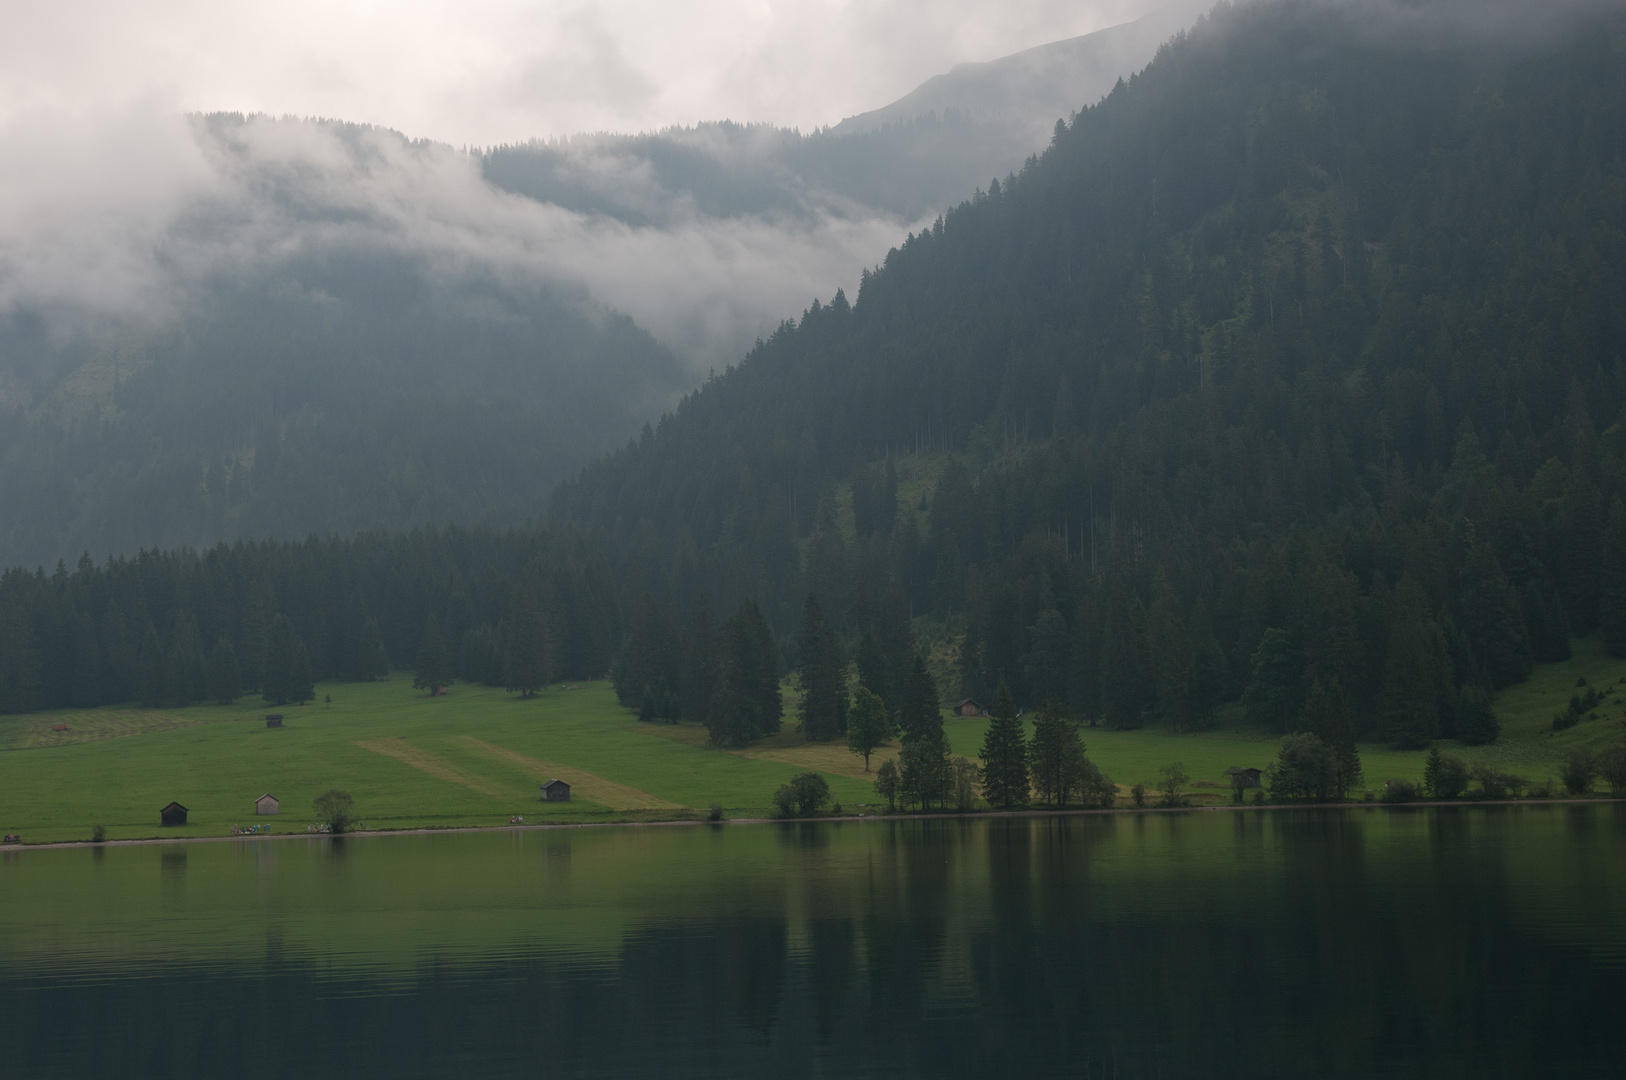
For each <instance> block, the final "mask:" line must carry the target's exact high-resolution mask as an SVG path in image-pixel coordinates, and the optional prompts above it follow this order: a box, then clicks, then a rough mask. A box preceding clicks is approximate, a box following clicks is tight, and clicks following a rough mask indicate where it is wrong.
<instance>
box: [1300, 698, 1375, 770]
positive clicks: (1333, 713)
mask: <svg viewBox="0 0 1626 1080" xmlns="http://www.w3.org/2000/svg"><path fill="white" fill-rule="evenodd" d="M1298 729H1299V730H1300V731H1309V732H1312V733H1313V734H1315V735H1316V736H1317V737H1318V738H1320V740H1321V741H1322V743H1324V744H1325V745H1326V747H1327V749H1328V750H1330V751H1331V752H1332V755H1333V757H1334V759H1335V760H1336V767H1335V769H1334V779H1333V791H1332V795H1333V797H1335V798H1340V799H1341V798H1343V797H1344V796H1345V795H1346V794H1348V793H1349V792H1350V791H1352V790H1354V789H1355V788H1356V787H1357V786H1359V784H1360V782H1361V776H1362V771H1361V755H1360V753H1359V751H1358V750H1357V749H1356V746H1355V710H1354V709H1353V708H1352V707H1351V706H1350V703H1349V699H1348V697H1347V696H1346V695H1345V694H1344V690H1343V687H1342V686H1340V685H1339V684H1338V683H1337V682H1336V681H1334V682H1332V683H1331V684H1330V685H1325V686H1324V685H1322V683H1321V680H1320V679H1316V680H1314V681H1313V682H1311V684H1310V692H1309V694H1308V695H1306V697H1305V699H1304V708H1303V709H1302V710H1300V712H1299V721H1298Z"/></svg>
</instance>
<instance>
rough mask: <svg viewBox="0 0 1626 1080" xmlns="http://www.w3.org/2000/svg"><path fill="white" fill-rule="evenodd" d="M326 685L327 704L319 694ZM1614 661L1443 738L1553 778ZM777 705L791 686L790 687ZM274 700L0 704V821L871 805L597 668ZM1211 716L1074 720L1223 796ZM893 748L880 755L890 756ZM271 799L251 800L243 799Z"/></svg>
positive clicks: (1383, 752) (425, 819) (28, 837)
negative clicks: (1456, 736)
mask: <svg viewBox="0 0 1626 1080" xmlns="http://www.w3.org/2000/svg"><path fill="white" fill-rule="evenodd" d="M1580 679H1585V680H1586V682H1587V684H1588V685H1591V686H1594V687H1598V688H1600V689H1605V690H1606V691H1607V692H1606V693H1605V695H1604V700H1603V702H1602V703H1601V704H1600V705H1599V707H1598V709H1597V710H1596V711H1595V712H1594V713H1593V714H1592V715H1591V716H1589V717H1588V718H1587V719H1584V720H1582V721H1581V722H1580V723H1579V724H1577V725H1576V726H1575V727H1573V728H1570V729H1568V730H1566V731H1561V732H1554V731H1553V730H1552V726H1551V722H1552V716H1553V714H1554V713H1555V712H1559V711H1562V710H1563V708H1564V707H1565V705H1566V704H1567V703H1568V701H1569V698H1570V696H1571V695H1572V694H1574V693H1576V692H1577V683H1578V680H1580ZM327 697H331V699H332V700H331V703H330V704H329V703H325V702H324V698H327ZM1623 701H1626V661H1622V660H1619V659H1614V658H1611V657H1608V656H1607V655H1605V653H1604V652H1603V650H1602V648H1601V646H1600V645H1599V644H1598V643H1597V642H1596V641H1595V640H1585V641H1580V642H1577V643H1576V654H1575V656H1574V658H1573V659H1571V660H1569V661H1567V662H1565V663H1562V664H1550V665H1543V666H1542V667H1540V668H1538V669H1537V671H1536V673H1535V675H1534V676H1532V678H1531V679H1530V680H1529V681H1528V682H1526V683H1524V684H1521V685H1519V686H1516V687H1512V688H1510V689H1508V690H1506V691H1504V692H1503V693H1502V694H1501V695H1499V696H1498V697H1497V700H1496V708H1497V712H1498V715H1499V716H1500V717H1501V719H1502V725H1503V734H1502V739H1501V740H1500V741H1499V742H1497V743H1496V744H1495V745H1492V746H1487V747H1458V746H1455V745H1454V744H1449V743H1446V744H1442V745H1443V746H1444V748H1445V749H1446V751H1447V752H1449V753H1456V754H1459V755H1460V756H1462V757H1464V758H1465V759H1467V760H1469V761H1470V762H1479V761H1486V762H1493V763H1495V764H1497V765H1498V766H1499V767H1500V768H1502V769H1504V770H1505V771H1509V772H1513V773H1516V774H1518V775H1520V776H1523V777H1526V778H1527V779H1529V780H1530V781H1532V782H1534V783H1538V784H1539V783H1542V782H1547V781H1551V780H1552V779H1553V778H1554V777H1556V775H1557V770H1558V765H1559V763H1560V762H1561V761H1562V760H1563V758H1564V756H1565V755H1566V754H1568V753H1569V752H1571V751H1572V750H1574V749H1576V748H1589V749H1594V750H1596V749H1601V748H1603V747H1605V746H1608V745H1612V744H1614V743H1618V742H1619V741H1620V740H1621V739H1622V738H1623V736H1626V705H1623ZM788 703H789V702H788ZM267 711H268V709H267V707H265V706H262V705H259V704H258V703H257V702H253V701H251V700H248V699H245V700H243V701H241V702H239V703H238V704H237V705H235V706H232V707H229V708H222V707H218V706H205V705H199V706H192V707H189V708H186V709H176V710H163V709H141V708H135V707H129V706H117V707H107V708H102V709H92V710H83V711H54V712H48V713H31V714H27V715H23V716H11V717H6V718H4V719H0V827H3V828H4V830H5V831H6V832H12V833H20V834H21V835H22V836H23V838H24V840H25V841H28V842H53V841H69V840H86V839H89V838H90V835H91V830H92V829H93V828H94V827H95V826H97V825H100V826H103V827H104V828H105V830H106V835H107V838H108V839H134V838H147V837H154V836H160V835H161V836H174V837H209V836H223V835H228V834H229V833H230V831H231V828H232V826H233V825H234V824H236V825H242V826H248V825H251V824H256V823H257V824H261V825H267V826H269V827H270V830H271V831H273V832H282V833H286V832H294V833H302V832H305V831H306V829H307V827H308V826H310V825H312V824H314V823H315V822H316V816H315V812H314V809H313V807H312V803H313V800H314V799H315V798H316V796H317V795H318V794H320V793H321V792H323V791H325V790H327V789H328V788H332V787H338V788H343V789H345V790H347V791H349V792H351V794H352V795H354V797H355V802H356V814H357V816H358V817H359V818H360V820H361V821H362V822H363V823H364V824H365V826H366V827H367V828H369V829H418V828H468V827H489V826H499V825H506V824H508V823H509V821H510V819H511V818H513V817H515V816H518V815H523V816H524V819H525V822H526V823H527V824H537V823H550V822H551V823H565V824H568V823H587V822H603V821H640V820H643V821H650V820H683V819H693V818H698V817H701V816H703V815H704V814H705V812H706V808H707V807H708V806H710V805H711V804H713V803H715V804H718V805H720V806H721V807H723V809H724V811H725V813H726V814H727V815H728V816H730V817H763V816H766V815H767V814H768V812H769V807H770V800H771V796H772V794H773V792H774V790H775V789H776V788H777V787H778V786H779V785H780V784H782V783H784V782H785V781H786V780H788V779H789V778H790V777H791V776H792V775H794V774H795V773H797V772H800V771H803V770H807V769H812V770H815V771H818V772H821V773H823V774H825V776H826V777H827V779H828V780H829V783H830V790H831V796H832V798H833V799H834V800H835V801H836V802H839V803H841V804H843V807H844V808H845V810H846V811H847V812H854V811H856V810H858V809H859V808H860V807H862V808H863V809H864V810H866V811H873V810H874V809H876V808H877V807H876V804H877V803H878V802H879V799H878V797H877V796H876V795H875V794H874V791H873V789H872V787H871V776H870V775H867V774H865V773H864V772H863V766H862V762H861V761H860V759H859V758H858V757H857V756H855V755H853V754H851V753H849V752H848V751H847V750H846V749H845V747H843V746H841V745H840V744H829V743H826V744H815V743H808V742H806V741H805V740H803V739H801V738H800V736H799V735H798V734H797V733H796V732H795V731H794V722H793V721H792V720H789V719H787V723H786V730H785V731H784V732H782V733H781V734H779V735H777V736H774V737H771V738H769V739H765V740H763V741H762V742H761V743H759V744H757V745H755V746H752V747H748V748H745V749H743V750H737V751H724V750H720V749H717V748H714V747H712V746H710V745H708V743H707V740H706V734H705V731H704V729H703V728H701V727H700V726H699V725H696V724H675V725H671V724H641V723H639V722H638V720H637V718H636V716H635V715H634V714H633V713H632V712H631V711H629V710H627V709H624V708H622V707H621V706H620V705H619V704H618V703H617V702H616V700H615V695H614V693H613V691H612V690H611V689H610V687H609V685H608V684H607V683H603V682H596V683H585V684H580V685H573V686H557V687H551V688H549V689H547V690H545V691H543V692H542V693H541V694H539V695H537V696H536V697H534V698H530V699H521V698H519V697H516V696H514V695H512V694H506V693H504V692H502V691H500V690H494V689H490V688H486V687H477V686H466V685H458V686H454V687H453V688H452V689H451V691H450V692H449V693H448V694H446V695H444V696H440V697H429V696H427V695H424V694H422V693H419V692H415V691H413V690H411V689H410V687H409V683H408V680H407V678H406V677H405V676H403V675H397V676H395V677H392V678H390V679H386V680H383V681H380V682H374V683H325V684H322V685H320V686H319V687H318V688H317V701H316V703H313V704H310V705H305V706H300V707H284V708H282V709H281V710H280V711H281V712H282V714H283V715H284V717H285V720H284V725H283V726H282V727H281V728H268V727H266V725H265V722H264V715H265V713H266V712H267ZM1221 719H1222V722H1221V726H1220V728H1219V729H1218V730H1215V731H1209V732H1204V733H1200V734H1174V733H1171V732H1169V731H1166V730H1161V729H1158V728H1155V727H1154V728H1148V729H1145V730H1139V731H1109V730H1106V729H1104V728H1086V729H1085V731H1084V739H1085V744H1086V746H1087V748H1088V752H1089V754H1090V756H1091V758H1092V759H1094V760H1095V761H1096V762H1097V763H1098V764H1099V765H1100V766H1101V767H1102V768H1103V769H1104V770H1105V771H1106V772H1107V773H1108V774H1109V775H1110V776H1112V777H1113V779H1114V780H1116V781H1117V782H1118V784H1119V786H1120V789H1121V790H1123V791H1125V792H1126V793H1127V790H1128V788H1129V787H1130V786H1131V785H1133V784H1137V783H1140V784H1144V785H1146V786H1147V787H1148V788H1149V789H1153V790H1154V791H1155V790H1156V789H1157V787H1158V786H1159V785H1158V775H1159V772H1160V770H1161V769H1162V768H1163V767H1164V766H1166V765H1168V764H1169V763H1171V762H1175V761H1178V762H1180V763H1181V764H1182V765H1183V766H1184V768H1185V771H1186V773H1187V774H1188V775H1189V776H1190V777H1191V778H1192V781H1193V794H1194V795H1195V797H1196V800H1197V801H1198V802H1199V803H1218V802H1226V801H1229V798H1230V794H1229V790H1228V789H1227V788H1226V787H1225V778H1224V775H1223V774H1224V770H1225V769H1226V768H1227V767H1229V766H1231V765H1243V766H1250V765H1251V766H1256V767H1260V768H1263V767H1264V766H1266V765H1268V764H1269V762H1270V761H1271V759H1272V758H1273V757H1274V756H1275V750H1276V744H1277V739H1276V737H1275V736H1274V735H1273V734H1270V733H1265V732H1261V731H1257V730H1253V731H1250V730H1247V729H1246V728H1245V727H1244V726H1243V725H1242V723H1241V720H1240V717H1239V716H1238V715H1235V713H1234V712H1233V713H1231V714H1227V715H1225V716H1222V718H1221ZM986 726H987V721H986V720H981V719H973V718H959V717H952V718H949V719H948V721H947V730H948V734H949V738H950V741H951V743H952V745H953V748H954V752H955V753H958V754H964V755H966V756H967V757H975V756H976V754H977V752H978V750H979V749H980V746H981V742H982V736H983V732H984V730H985V729H986ZM896 752H897V751H896V747H895V746H893V747H889V748H885V749H883V750H882V751H880V752H879V753H878V754H876V755H875V757H873V758H872V760H871V765H872V767H878V766H879V764H880V763H881V762H882V761H884V760H886V759H887V758H888V757H890V756H893V755H895V754H896ZM1361 757H1362V763H1363V765H1364V768H1365V774H1366V786H1367V787H1369V788H1373V789H1381V788H1382V785H1383V781H1384V780H1388V779H1415V778H1417V777H1418V776H1420V774H1421V772H1422V762H1423V754H1422V753H1421V752H1399V751H1395V750H1392V749H1390V748H1387V747H1385V746H1381V745H1363V746H1362V747H1361ZM553 777H558V778H560V779H563V780H566V781H567V782H569V783H570V784H571V785H572V788H573V790H572V798H571V801H570V802H568V803H543V802H541V801H540V800H539V785H540V784H541V783H542V782H543V781H546V780H548V779H550V778H553ZM265 793H270V794H273V795H275V796H276V797H277V798H278V799H279V800H280V802H281V812H280V813H279V814H277V815H276V816H273V817H258V818H257V817H255V815H254V800H255V799H256V798H258V797H259V796H260V795H262V794H265ZM171 800H175V801H178V802H180V803H182V804H183V805H185V806H186V807H187V808H188V810H189V811H190V815H189V822H188V824H187V825H186V826H184V827H180V828H166V829H160V828H159V825H158V812H159V809H160V808H161V807H163V806H164V805H165V804H166V803H168V802H170V801H171Z"/></svg>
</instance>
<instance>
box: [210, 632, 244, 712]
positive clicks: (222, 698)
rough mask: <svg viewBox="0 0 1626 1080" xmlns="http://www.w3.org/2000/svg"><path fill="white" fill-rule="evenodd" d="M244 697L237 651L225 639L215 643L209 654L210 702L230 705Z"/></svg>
mask: <svg viewBox="0 0 1626 1080" xmlns="http://www.w3.org/2000/svg"><path fill="white" fill-rule="evenodd" d="M242 696H243V686H242V675H241V673H240V672H239V671H238V668H237V650H236V649H234V648H232V644H231V642H230V641H228V640H226V639H225V638H221V639H220V640H218V641H216V642H215V647H214V651H213V652H212V653H210V654H209V700H211V701H214V702H216V703H217V704H220V705H230V704H231V703H232V702H234V701H236V700H237V699H238V698H240V697H242Z"/></svg>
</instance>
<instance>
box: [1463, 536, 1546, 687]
mask: <svg viewBox="0 0 1626 1080" xmlns="http://www.w3.org/2000/svg"><path fill="white" fill-rule="evenodd" d="M1459 611H1460V618H1459V619H1458V626H1459V627H1460V628H1461V629H1462V632H1463V633H1464V634H1465V635H1467V638H1468V644H1469V645H1470V646H1471V647H1472V649H1473V655H1474V659H1475V660H1476V661H1477V662H1478V664H1479V667H1480V670H1481V671H1482V672H1483V673H1484V676H1485V678H1486V679H1487V680H1488V681H1489V683H1490V685H1491V686H1492V687H1493V688H1499V687H1503V686H1510V685H1512V684H1513V683H1516V682H1520V681H1522V680H1524V679H1525V678H1526V677H1528V676H1529V674H1530V668H1531V666H1532V664H1533V663H1534V658H1533V656H1532V655H1531V649H1530V639H1529V634H1528V631H1527V629H1526V626H1525V619H1524V613H1523V612H1522V611H1521V610H1520V605H1519V602H1518V599H1517V596H1516V595H1515V594H1514V592H1513V590H1512V589H1511V588H1510V587H1509V586H1508V583H1507V577H1506V575H1504V574H1503V573H1502V564H1501V563H1500V562H1499V561H1498V560H1497V558H1496V552H1495V551H1493V550H1492V549H1491V547H1490V545H1489V544H1484V543H1479V542H1478V541H1474V542H1471V543H1470V544H1469V545H1468V555H1467V558H1466V560H1465V561H1464V564H1463V568H1462V589H1461V593H1460V599H1459Z"/></svg>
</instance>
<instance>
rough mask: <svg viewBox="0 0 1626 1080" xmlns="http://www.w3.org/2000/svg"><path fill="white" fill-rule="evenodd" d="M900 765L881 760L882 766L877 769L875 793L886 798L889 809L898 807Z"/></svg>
mask: <svg viewBox="0 0 1626 1080" xmlns="http://www.w3.org/2000/svg"><path fill="white" fill-rule="evenodd" d="M899 779H900V778H899V776H898V766H897V764H896V763H894V762H891V761H883V762H881V767H880V768H879V769H876V770H875V794H877V795H879V796H880V797H881V798H883V799H885V800H886V808H887V809H888V810H896V809H897V808H898V782H899Z"/></svg>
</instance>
